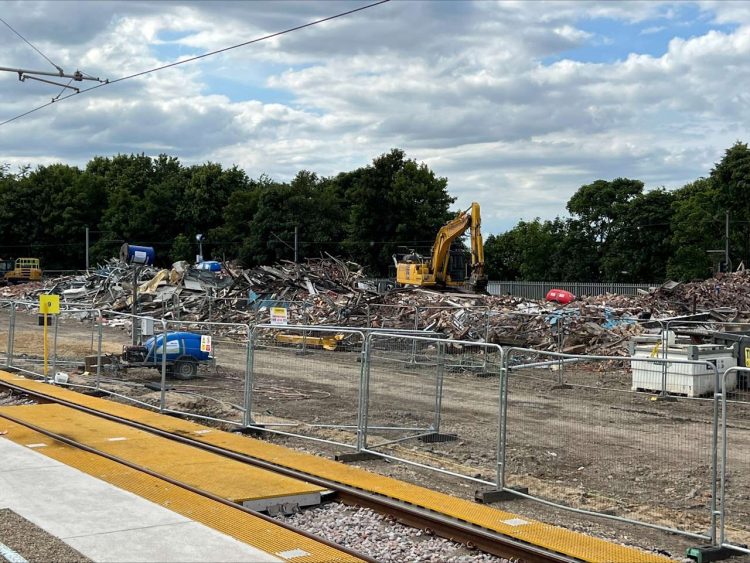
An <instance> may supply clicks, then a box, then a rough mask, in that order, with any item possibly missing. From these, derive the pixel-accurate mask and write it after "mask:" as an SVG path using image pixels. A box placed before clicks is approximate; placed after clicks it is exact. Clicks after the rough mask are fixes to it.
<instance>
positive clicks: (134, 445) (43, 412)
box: [0, 404, 324, 502]
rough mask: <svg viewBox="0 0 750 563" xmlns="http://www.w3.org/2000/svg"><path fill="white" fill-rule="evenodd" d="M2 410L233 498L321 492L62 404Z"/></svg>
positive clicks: (306, 484) (194, 485) (309, 486)
mask: <svg viewBox="0 0 750 563" xmlns="http://www.w3.org/2000/svg"><path fill="white" fill-rule="evenodd" d="M3 412H7V413H8V414H9V415H11V416H13V417H14V418H16V419H18V420H21V421H23V422H28V423H30V424H34V425H36V426H38V427H40V428H43V429H45V430H50V431H51V432H58V433H61V434H63V435H64V436H65V437H66V438H70V439H71V440H75V441H76V442H80V443H82V444H86V445H87V446H91V447H93V448H96V449H97V450H101V451H103V452H105V453H108V454H110V455H115V456H117V457H121V458H123V459H126V460H128V461H130V462H131V463H135V464H137V465H140V466H142V467H146V468H148V469H150V470H152V471H155V472H157V473H161V474H162V475H166V476H167V477H170V478H172V479H176V480H178V481H180V482H182V483H186V484H188V485H192V486H193V487H197V488H199V489H201V490H203V491H208V492H210V493H213V494H215V495H218V496H220V497H222V498H225V499H229V500H231V501H234V502H243V501H246V500H256V499H269V498H276V497H287V496H291V495H300V494H310V493H320V492H322V491H324V489H323V488H322V487H319V486H317V485H311V484H310V483H305V482H304V481H300V480H298V479H292V478H290V477H285V476H283V475H278V474H276V473H272V472H271V471H266V470H264V469H258V468H257V467H252V466H249V465H247V464H245V463H241V462H239V461H234V460H231V459H228V458H226V457H221V456H217V455H215V454H212V453H210V452H206V451H203V450H200V449H198V448H194V447H192V446H188V445H185V444H180V443H178V442H175V441H174V440H169V439H167V438H162V437H160V436H156V435H154V434H151V433H149V432H145V431H143V430H138V429H136V428H131V427H128V426H126V425H124V424H120V423H117V422H112V421H109V420H102V419H101V418H100V417H97V416H94V415H92V414H86V413H83V412H80V411H76V410H73V409H69V408H67V407H64V406H62V405H56V404H47V405H34V406H33V407H28V406H21V407H0V413H3Z"/></svg>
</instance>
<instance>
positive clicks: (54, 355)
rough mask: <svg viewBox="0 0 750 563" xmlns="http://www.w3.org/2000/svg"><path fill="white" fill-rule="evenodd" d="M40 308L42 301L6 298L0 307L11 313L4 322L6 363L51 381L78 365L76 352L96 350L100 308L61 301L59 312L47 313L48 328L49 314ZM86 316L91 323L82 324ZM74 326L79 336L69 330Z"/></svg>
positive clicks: (0, 338) (0, 332)
mask: <svg viewBox="0 0 750 563" xmlns="http://www.w3.org/2000/svg"><path fill="white" fill-rule="evenodd" d="M38 308H39V303H38V302H30V301H13V302H4V303H3V304H2V308H1V309H0V310H1V311H3V314H5V315H7V316H6V320H7V322H0V343H2V344H0V345H2V346H3V348H4V350H3V351H4V364H5V367H7V368H9V369H14V370H17V371H19V372H22V373H24V374H27V375H30V376H38V377H42V378H45V379H46V380H48V381H51V380H52V379H54V377H55V375H56V374H57V372H58V371H60V372H62V373H63V375H65V376H66V375H67V374H66V372H68V371H71V370H72V369H74V368H76V367H78V365H79V364H78V363H76V361H75V359H74V356H75V355H77V354H80V355H81V356H82V355H83V354H85V353H91V352H93V351H94V350H95V348H94V346H95V333H96V326H95V323H96V319H97V318H98V316H99V311H98V310H96V309H77V308H74V307H73V306H72V305H70V304H61V306H60V313H59V314H48V315H46V323H47V330H46V331H45V327H44V322H45V317H44V316H43V315H39V314H38ZM31 311H34V313H33V314H32V313H31ZM86 320H88V321H89V327H85V324H82V323H84V322H85V321H86ZM84 327H85V328H84ZM73 329H74V330H75V331H76V337H75V338H71V337H70V335H69V334H68V332H69V331H71V330H73ZM6 330H7V333H6ZM45 332H46V338H45Z"/></svg>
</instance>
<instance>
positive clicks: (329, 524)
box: [278, 503, 509, 563]
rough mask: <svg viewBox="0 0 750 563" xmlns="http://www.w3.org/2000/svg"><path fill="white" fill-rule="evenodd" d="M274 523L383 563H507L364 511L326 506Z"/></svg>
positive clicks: (349, 507) (335, 504)
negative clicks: (298, 529)
mask: <svg viewBox="0 0 750 563" xmlns="http://www.w3.org/2000/svg"><path fill="white" fill-rule="evenodd" d="M278 519H279V520H284V521H285V522H287V523H289V524H291V525H292V526H296V527H299V528H301V529H303V530H306V531H308V532H311V533H313V534H316V535H318V536H321V537H323V538H326V539H328V540H330V541H333V542H336V543H337V544H339V545H343V546H346V547H349V548H352V549H356V550H357V551H360V552H362V553H365V554H367V555H369V556H370V557H372V558H374V559H377V560H378V561H383V562H384V563H388V562H390V561H393V562H399V563H400V562H402V561H410V562H414V563H417V562H425V563H427V562H431V563H432V562H434V563H459V562H466V563H469V562H471V563H509V560H507V559H502V558H498V557H494V556H492V555H487V554H486V553H482V552H480V551H476V550H470V549H468V548H467V547H466V546H464V545H462V544H459V543H455V542H452V541H449V540H445V539H442V538H438V537H435V536H432V535H429V534H427V533H426V532H423V531H422V530H417V529H415V528H410V527H408V526H404V525H402V524H399V523H398V522H395V521H393V520H391V519H389V518H387V517H385V516H382V515H380V514H378V513H377V512H374V511H372V510H370V509H368V508H361V507H352V506H346V505H344V504H340V503H329V504H324V505H322V506H319V507H316V508H310V509H307V510H305V511H303V512H300V513H298V514H293V515H291V516H279V517H278Z"/></svg>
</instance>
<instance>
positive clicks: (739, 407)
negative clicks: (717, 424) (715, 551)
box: [720, 367, 750, 553]
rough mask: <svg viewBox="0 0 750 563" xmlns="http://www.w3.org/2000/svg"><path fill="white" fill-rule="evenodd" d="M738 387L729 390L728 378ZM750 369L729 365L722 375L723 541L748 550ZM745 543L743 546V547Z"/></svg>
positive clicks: (749, 518) (747, 551)
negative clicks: (748, 384)
mask: <svg viewBox="0 0 750 563" xmlns="http://www.w3.org/2000/svg"><path fill="white" fill-rule="evenodd" d="M735 378H736V380H737V381H738V382H739V386H738V387H737V388H736V389H735V390H730V387H731V386H728V385H727V382H728V381H729V380H734V379H735ZM748 379H750V368H748V367H739V368H730V369H729V370H727V371H726V372H725V373H724V374H723V376H722V381H723V386H722V391H723V392H722V417H721V436H722V439H721V445H722V447H721V449H722V455H721V463H720V465H721V494H720V498H721V499H722V505H723V506H722V525H721V539H722V543H724V544H725V545H727V546H731V547H733V548H735V549H737V548H739V549H740V550H741V551H744V552H745V553H750V549H748V546H750V474H749V473H748V468H749V467H750V402H748V400H747V383H748ZM743 546H744V547H743Z"/></svg>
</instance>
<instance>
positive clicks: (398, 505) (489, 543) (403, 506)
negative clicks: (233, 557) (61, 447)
mask: <svg viewBox="0 0 750 563" xmlns="http://www.w3.org/2000/svg"><path fill="white" fill-rule="evenodd" d="M0 386H4V387H7V388H11V389H14V390H16V391H18V392H19V393H24V394H26V395H30V396H34V397H38V398H41V399H42V400H44V401H48V402H54V403H57V404H61V405H64V406H66V407H69V408H73V409H76V410H79V411H81V412H85V413H87V414H91V415H94V416H98V417H100V418H104V419H106V420H110V421H113V422H118V423H121V424H125V425H127V426H130V427H132V428H137V429H139V430H143V431H145V432H149V433H151V434H155V435H157V436H161V437H163V438H167V439H170V440H174V441H176V442H179V443H183V444H187V445H190V446H193V447H197V448H200V449H202V450H204V451H209V452H212V453H215V454H218V455H222V456H224V457H227V458H230V459H233V460H236V461H240V462H243V463H247V464H249V465H253V466H255V467H259V468H262V469H266V470H269V471H272V472H274V473H278V474H281V475H285V476H287V477H292V478H296V479H300V480H304V481H307V482H309V483H312V484H314V485H318V486H321V487H324V488H326V489H329V490H332V491H335V492H336V493H337V495H338V497H339V498H340V499H341V501H342V502H344V503H346V504H351V505H358V506H365V507H367V508H371V509H373V510H375V511H376V512H380V513H383V514H387V515H391V516H394V517H395V518H396V519H397V520H398V521H401V522H403V523H405V524H408V525H410V526H412V527H416V528H421V529H424V530H429V531H431V532H433V533H435V534H436V535H438V536H440V537H443V538H447V539H449V540H452V541H457V542H461V543H464V544H466V545H468V546H471V547H474V548H476V549H479V550H481V551H484V552H486V553H490V554H492V555H496V556H498V557H505V558H512V557H515V558H520V560H522V561H524V562H525V563H550V562H562V563H577V562H579V561H580V560H579V559H577V558H574V557H570V556H567V555H565V554H562V553H558V552H552V551H548V550H546V549H544V548H541V547H539V546H536V545H533V544H530V543H527V542H524V541H521V540H517V539H515V538H512V537H509V536H506V535H503V534H501V533H499V532H496V531H494V530H490V529H488V528H483V527H480V526H478V525H477V524H474V523H472V522H467V521H465V520H460V519H457V518H453V517H450V516H447V515H445V514H442V513H440V512H437V511H434V510H430V509H427V508H423V507H419V506H415V505H412V504H409V503H405V502H403V501H400V500H398V499H394V498H389V497H385V496H383V495H380V494H376V493H372V492H369V491H365V490H362V489H359V488H357V487H353V486H350V485H346V484H343V483H339V482H337V481H332V480H329V479H325V478H322V477H319V476H317V475H315V474H312V473H307V472H304V471H300V470H297V469H291V468H289V467H284V466H281V465H277V464H275V463H271V462H268V461H264V460H262V459H258V458H255V457H252V456H249V455H246V454H241V453H238V452H235V451H232V450H228V449H226V448H221V447H218V446H213V445H211V444H206V443H205V442H202V441H200V440H198V439H194V438H189V437H186V436H183V435H181V434H174V433H172V432H168V431H166V430H162V429H160V428H155V427H153V426H149V425H147V424H144V423H141V422H136V421H133V420H130V419H127V418H123V417H120V416H116V415H113V414H109V413H106V412H102V411H99V410H96V409H93V408H90V407H85V406H83V405H79V404H77V403H73V402H70V401H66V400H64V399H60V398H57V397H53V396H50V395H46V394H44V393H41V392H37V391H32V390H29V389H26V388H25V387H21V386H18V385H14V384H12V383H10V382H7V381H0ZM0 416H3V417H6V418H7V416H6V415H4V414H0ZM21 424H24V425H25V426H30V425H28V424H25V423H21ZM39 431H40V432H42V433H43V434H47V435H51V434H52V433H51V432H47V431H44V430H39ZM61 440H62V441H64V440H67V438H64V437H61ZM84 448H88V446H84ZM94 453H97V454H98V452H94ZM98 455H99V454H98ZM100 455H103V456H105V457H109V455H108V454H106V453H101V454H100ZM115 461H118V462H120V460H119V459H116V460H115ZM121 463H125V464H128V463H129V462H127V461H124V460H123V461H122V462H121ZM139 470H140V468H139ZM144 471H146V472H148V471H149V470H147V469H145V468H144ZM157 477H158V478H163V477H161V476H158V475H157ZM165 480H169V479H168V478H165ZM178 486H183V485H182V484H179V483H178ZM185 487H186V488H187V487H189V485H185ZM199 494H204V493H203V492H199ZM205 494H206V496H207V495H210V494H211V493H205ZM217 498H218V497H217ZM222 502H224V503H225V504H226V503H228V504H230V505H231V506H235V507H236V506H238V505H235V504H234V503H231V501H227V500H226V499H223V500H222ZM241 508H242V509H244V510H245V511H246V512H248V511H249V509H245V508H244V507H241ZM249 512H251V513H252V514H253V515H257V513H255V512H254V511H249ZM261 517H263V518H265V519H270V521H272V522H274V523H275V522H277V521H276V520H274V519H272V518H270V517H268V516H261ZM294 531H296V530H294ZM311 537H313V539H316V540H318V541H322V540H320V539H319V538H317V537H314V536H311ZM327 545H332V544H330V543H328V544H327ZM333 546H334V547H337V548H339V549H341V547H340V546H336V545H333ZM356 556H358V557H361V554H356Z"/></svg>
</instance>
